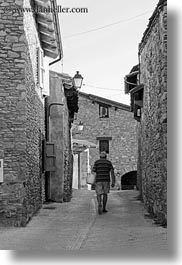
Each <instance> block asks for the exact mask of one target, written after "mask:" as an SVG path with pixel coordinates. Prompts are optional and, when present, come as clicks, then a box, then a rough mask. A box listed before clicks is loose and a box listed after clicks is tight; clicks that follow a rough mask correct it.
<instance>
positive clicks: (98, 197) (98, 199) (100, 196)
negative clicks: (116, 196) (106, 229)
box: [97, 195, 102, 214]
mask: <svg viewBox="0 0 182 265" xmlns="http://www.w3.org/2000/svg"><path fill="white" fill-rule="evenodd" d="M97 201H98V212H99V214H101V213H102V195H97Z"/></svg>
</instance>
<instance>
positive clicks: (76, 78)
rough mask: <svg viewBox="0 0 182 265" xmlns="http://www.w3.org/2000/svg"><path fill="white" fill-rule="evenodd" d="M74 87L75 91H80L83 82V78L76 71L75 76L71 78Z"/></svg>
mask: <svg viewBox="0 0 182 265" xmlns="http://www.w3.org/2000/svg"><path fill="white" fill-rule="evenodd" d="M73 81H74V85H75V87H76V88H77V89H80V88H81V86H82V82H83V77H82V76H81V74H80V73H79V71H76V74H75V76H74V77H73Z"/></svg>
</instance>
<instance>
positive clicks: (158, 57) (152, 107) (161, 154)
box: [138, 6, 167, 220]
mask: <svg viewBox="0 0 182 265" xmlns="http://www.w3.org/2000/svg"><path fill="white" fill-rule="evenodd" d="M140 54H141V56H140V63H141V65H140V72H141V77H140V82H141V83H143V84H144V99H143V102H144V106H143V109H142V119H141V124H140V128H139V137H140V138H139V163H138V172H140V173H141V175H142V186H143V187H142V192H143V199H144V202H145V205H146V207H147V208H148V210H149V211H150V212H152V213H154V214H156V215H157V216H158V217H159V219H161V220H165V219H166V214H167V205H166V204H167V202H166V196H167V7H166V6H164V7H163V8H162V9H161V11H160V13H159V15H157V16H156V19H155V21H154V23H153V25H152V27H151V29H150V31H149V34H148V37H147V38H146V39H145V40H144V43H143V44H142V46H141V49H140Z"/></svg>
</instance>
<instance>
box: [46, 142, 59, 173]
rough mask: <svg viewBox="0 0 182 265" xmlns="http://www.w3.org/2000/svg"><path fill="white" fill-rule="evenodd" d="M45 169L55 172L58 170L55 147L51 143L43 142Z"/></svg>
mask: <svg viewBox="0 0 182 265" xmlns="http://www.w3.org/2000/svg"><path fill="white" fill-rule="evenodd" d="M43 169H44V171H49V172H53V171H55V170H56V155H55V146H54V144H53V143H50V142H46V141H44V142H43Z"/></svg>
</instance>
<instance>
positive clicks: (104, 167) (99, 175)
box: [93, 158, 114, 182]
mask: <svg viewBox="0 0 182 265" xmlns="http://www.w3.org/2000/svg"><path fill="white" fill-rule="evenodd" d="M111 169H114V168H113V165H112V163H111V162H110V161H109V160H107V159H105V158H100V159H98V160H97V161H95V163H94V166H93V172H96V182H100V181H101V182H102V181H105V182H110V171H111Z"/></svg>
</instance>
